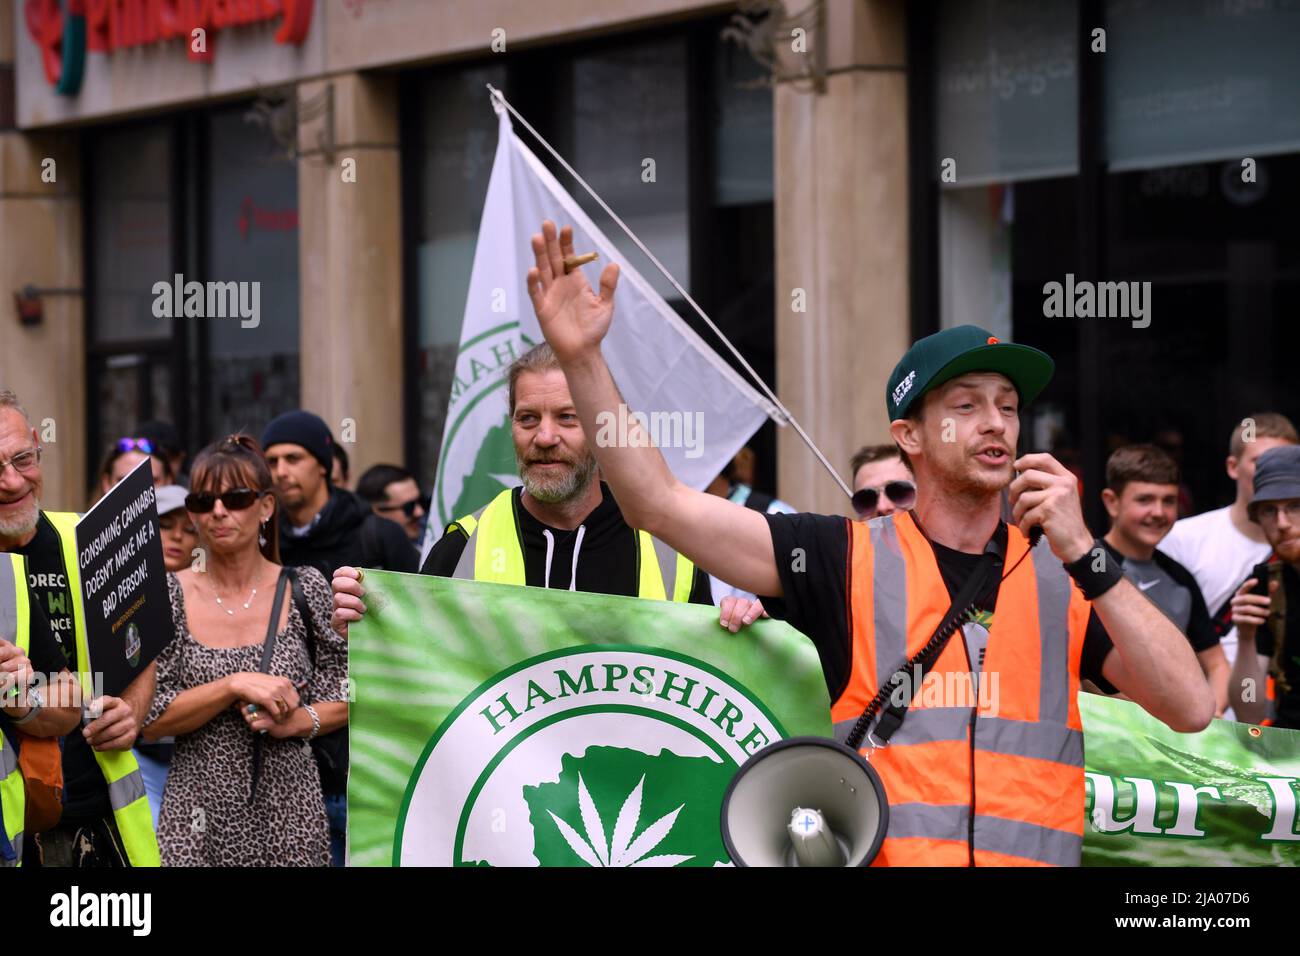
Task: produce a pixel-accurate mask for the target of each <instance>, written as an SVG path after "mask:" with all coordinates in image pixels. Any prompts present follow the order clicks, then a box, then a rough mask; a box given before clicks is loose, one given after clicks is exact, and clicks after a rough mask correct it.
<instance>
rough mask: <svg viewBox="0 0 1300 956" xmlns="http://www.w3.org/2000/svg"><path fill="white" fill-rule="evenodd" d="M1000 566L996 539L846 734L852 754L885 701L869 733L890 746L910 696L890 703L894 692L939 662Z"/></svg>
mask: <svg viewBox="0 0 1300 956" xmlns="http://www.w3.org/2000/svg"><path fill="white" fill-rule="evenodd" d="M1001 563H1002V547H1001V544H1000V543H999V542H998V541H997V540H996V537H995V538H994V539H992V540H990V541H989V543H988V545H987V546H986V547H985V548H984V554H983V555H982V556H981V558H980V561H979V563H978V564H977V565H975V570H974V571H972V572H971V575H970V577H968V578H967V579H966V582H965V583H964V584H963V585H962V586H961V588H960V589H958V591H957V594H956V596H954V597H953V599H952V604H950V605H949V606H948V613H947V614H945V615H944V616H943V620H942V621H940V622H939V626H938V627H937V628H936V629H935V631H934V634H932V635H931V636H930V639H929V640H928V641H926V642H925V646H924V647H922V648H921V649H920V650H919V651H917V653H916V655H915V656H914V657H912V659H911V660H909V661H907V662H906V663H905V664H903V666H902V667H900V668H899V669H898V670H897V671H895V672H894V674H893V676H891V677H890V678H889V680H888V681H885V682H884V683H882V684H881V685H880V688H879V689H878V690H877V691H876V696H875V697H873V698H872V699H871V703H869V704H867V709H866V710H864V711H863V712H862V716H861V717H859V718H858V720H857V723H855V724H854V725H853V729H852V730H851V731H850V732H849V736H848V737H847V738H846V740H845V743H846V744H847V745H848V746H849V747H852V748H853V749H854V750H857V749H859V748H860V747H861V746H862V741H863V738H865V737H866V736H867V728H869V727H870V726H871V721H872V720H873V719H874V718H875V716H876V714H877V713H880V709H881V707H882V706H884V704H885V701H886V700H888V701H889V706H888V707H887V708H885V711H884V713H882V714H881V715H880V721H879V723H877V724H876V729H875V731H874V732H873V733H872V735H871V736H872V737H873V738H874V740H875V742H876V744H877V746H881V747H883V746H884V745H885V744H887V743H889V738H890V737H892V736H894V734H895V733H897V732H898V728H899V727H901V726H903V720H904V719H905V718H906V717H907V708H908V707H909V706H910V705H911V699H912V696H913V695H912V694H907V695H906V697H905V699H904V700H903V702H902V703H901V704H899V703H898V702H897V701H895V700H893V699H892V696H893V689H894V688H895V687H897V686H899V685H900V684H902V683H903V682H904V681H908V680H910V679H911V674H913V673H917V672H918V669H919V673H920V676H921V677H922V678H924V676H925V670H926V669H927V668H929V667H930V666H931V665H933V664H934V662H935V661H937V660H938V659H939V655H940V654H942V653H943V649H944V648H945V647H947V646H948V641H949V640H950V639H951V638H952V636H953V635H954V634H956V633H957V631H958V630H959V629H960V628H961V625H962V622H963V619H964V618H965V617H966V614H967V612H969V611H970V610H971V609H972V608H973V607H974V606H975V604H976V602H977V601H978V600H979V597H980V595H981V594H982V593H983V591H984V588H985V586H986V584H987V582H988V578H989V572H990V571H993V570H994V569H995V568H997V567H1000V566H1001ZM918 683H919V682H918ZM916 689H919V687H918V688H916Z"/></svg>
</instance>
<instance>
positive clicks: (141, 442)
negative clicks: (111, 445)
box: [116, 438, 153, 455]
mask: <svg viewBox="0 0 1300 956" xmlns="http://www.w3.org/2000/svg"><path fill="white" fill-rule="evenodd" d="M116 447H117V450H118V451H120V452H121V453H122V454H126V453H127V452H128V451H142V452H144V453H145V454H146V455H152V454H153V442H151V441H150V440H149V439H147V438H119V439H118V440H117V446H116Z"/></svg>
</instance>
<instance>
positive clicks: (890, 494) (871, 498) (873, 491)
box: [853, 478, 916, 518]
mask: <svg viewBox="0 0 1300 956" xmlns="http://www.w3.org/2000/svg"><path fill="white" fill-rule="evenodd" d="M882 490H883V491H884V493H885V497H886V498H888V499H889V500H890V501H892V502H893V503H894V507H895V508H910V507H912V505H914V504H916V485H914V484H913V483H912V482H910V481H907V480H905V479H901V478H900V479H898V480H896V481H887V482H885V485H884V488H883V489H882V488H861V489H859V490H858V491H855V492H853V510H854V511H856V512H857V513H858V517H860V518H869V517H871V516H872V515H873V514H875V513H876V508H877V506H878V505H879V504H880V492H881V491H882Z"/></svg>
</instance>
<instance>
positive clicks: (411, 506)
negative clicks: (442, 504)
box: [375, 498, 429, 518]
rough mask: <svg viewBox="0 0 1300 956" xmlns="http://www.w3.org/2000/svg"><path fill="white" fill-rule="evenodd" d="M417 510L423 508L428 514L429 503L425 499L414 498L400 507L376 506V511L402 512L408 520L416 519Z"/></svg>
mask: <svg viewBox="0 0 1300 956" xmlns="http://www.w3.org/2000/svg"><path fill="white" fill-rule="evenodd" d="M416 508H423V509H424V510H425V512H426V513H427V512H428V510H429V505H428V502H426V501H425V499H423V498H412V499H411V500H410V501H408V502H406V503H404V504H400V505H375V510H376V511H400V512H401V513H402V514H404V515H406V517H408V518H414V517H415V509H416Z"/></svg>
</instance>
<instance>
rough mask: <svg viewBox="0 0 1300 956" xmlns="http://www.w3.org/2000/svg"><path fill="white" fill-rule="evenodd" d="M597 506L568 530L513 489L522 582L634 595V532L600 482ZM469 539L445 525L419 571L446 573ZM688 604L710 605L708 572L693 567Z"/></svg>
mask: <svg viewBox="0 0 1300 956" xmlns="http://www.w3.org/2000/svg"><path fill="white" fill-rule="evenodd" d="M600 492H601V500H600V504H599V505H597V506H596V507H595V509H594V510H593V511H592V512H591V513H590V514H589V515H587V517H586V518H584V519H583V521H582V524H580V525H579V526H578V527H576V528H574V529H573V530H571V531H570V530H565V529H563V528H552V527H551V526H549V525H546V524H543V523H542V522H540V521H538V520H537V519H536V518H534V517H533V516H532V514H531V513H530V512H529V511H528V509H527V508H525V507H524V506H523V503H522V502H521V501H520V497H521V495H522V493H523V489H522V488H515V489H514V491H513V492H512V493H511V496H510V504H511V506H512V507H513V508H514V510H515V520H516V522H517V524H518V527H519V536H520V538H521V539H522V543H523V549H524V583H525V584H528V585H530V586H532V587H538V588H545V587H549V588H555V589H558V590H567V591H587V592H589V593H592V594H621V595H624V596H627V597H632V596H635V595H636V592H637V576H638V570H639V569H638V560H639V555H640V552H639V546H638V544H637V540H636V532H634V531H633V530H632V528H631V527H630V526H629V525H628V523H627V522H626V521H624V520H623V513H622V512H621V511H620V510H619V508H618V503H617V502H616V501H615V500H614V495H613V494H612V493H611V492H610V490H609V486H608V485H606V484H605V483H604V482H603V481H602V482H601V483H600ZM468 541H469V538H468V536H467V535H466V534H465V532H464V531H463V530H461V528H460V527H459V526H456V527H453V528H450V529H448V531H447V533H445V534H444V535H443V536H442V537H441V538H440V539H439V540H438V541H437V543H436V544H434V546H433V548H432V549H431V550H430V551H429V556H428V557H427V558H426V559H425V562H424V566H423V567H422V568H421V569H420V573H422V574H434V575H438V576H439V577H447V578H449V577H451V576H452V575H453V574H454V573H455V571H456V565H457V563H459V561H460V556H461V554H462V553H463V552H464V550H465V545H466V543H467V542H468ZM691 603H692V604H712V603H713V597H712V594H711V593H710V588H709V576H708V575H707V574H703V573H701V571H700V569H699V568H696V569H695V577H694V579H693V580H692V581H691Z"/></svg>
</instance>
